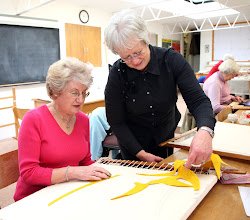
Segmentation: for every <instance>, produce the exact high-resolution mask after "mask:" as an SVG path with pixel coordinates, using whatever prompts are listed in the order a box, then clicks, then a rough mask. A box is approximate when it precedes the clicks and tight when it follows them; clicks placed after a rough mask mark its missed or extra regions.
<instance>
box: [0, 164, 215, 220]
mask: <svg viewBox="0 0 250 220" xmlns="http://www.w3.org/2000/svg"><path fill="white" fill-rule="evenodd" d="M96 165H97V166H102V167H104V168H105V169H107V170H109V171H110V172H111V173H112V175H113V176H114V175H116V174H119V175H120V176H118V177H114V178H111V179H109V180H105V181H102V182H99V183H96V184H93V185H90V186H87V187H86V188H83V189H81V190H79V191H76V192H74V193H72V194H70V195H68V196H66V197H64V198H62V199H61V200H59V201H57V202H55V203H54V204H52V205H51V206H49V207H48V204H49V203H50V202H52V201H53V200H55V199H57V198H58V197H60V196H62V195H64V194H65V193H68V192H70V191H71V190H73V189H76V188H78V187H81V186H83V185H86V184H88V183H89V182H83V181H82V182H81V181H71V182H65V183H61V184H56V185H52V186H49V187H46V188H44V189H42V190H40V191H38V192H36V193H34V194H32V195H30V196H28V197H26V198H24V199H22V200H20V201H18V202H16V203H14V204H12V205H10V206H7V207H5V208H4V209H2V210H0V218H2V219H8V220H12V219H13V220H14V219H15V220H16V219H25V220H29V219H32V220H33V219H36V220H40V219H42V220H44V219H46V220H50V219H53V220H54V219H60V220H64V219H65V220H66V219H67V220H68V219H74V220H78V219H79V220H80V219H92V220H99V219H109V220H116V219H119V220H129V219H143V220H153V219H158V220H160V219H171V220H177V219H178V220H181V219H183V220H184V219H187V218H188V216H189V215H190V214H191V213H192V212H193V210H194V209H195V208H196V207H197V206H198V204H199V203H200V202H201V201H202V199H203V198H204V197H205V196H206V194H207V193H208V192H209V191H210V190H211V188H212V187H213V186H214V184H215V183H216V182H217V177H216V176H215V175H204V174H197V176H198V178H199V179H200V185H201V188H200V190H199V191H194V189H193V187H188V188H187V187H174V186H168V185H165V184H155V185H152V186H149V187H147V188H146V189H144V190H143V191H141V192H139V193H137V194H135V195H131V196H128V197H123V198H120V199H117V200H111V198H114V197H116V196H119V195H121V194H123V193H125V192H127V191H128V190H130V189H132V188H133V187H134V183H135V182H141V183H147V182H149V181H150V180H153V179H159V178H162V177H150V176H142V175H137V174H136V173H149V174H152V173H153V174H155V173H162V172H164V171H158V170H148V169H141V168H131V167H124V166H119V165H104V164H96ZM165 172H167V171H165Z"/></svg>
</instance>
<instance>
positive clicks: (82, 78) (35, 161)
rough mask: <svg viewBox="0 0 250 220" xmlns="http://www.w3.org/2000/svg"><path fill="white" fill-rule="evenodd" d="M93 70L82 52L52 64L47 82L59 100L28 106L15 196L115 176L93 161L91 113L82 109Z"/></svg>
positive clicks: (22, 133)
mask: <svg viewBox="0 0 250 220" xmlns="http://www.w3.org/2000/svg"><path fill="white" fill-rule="evenodd" d="M90 73H91V67H89V66H88V65H87V64H85V63H83V62H81V61H79V60H78V59H77V58H70V57H68V58H65V59H62V60H59V61H57V62H55V63H54V64H52V65H51V66H50V67H49V70H48V74H47V78H46V87H47V93H48V95H49V97H50V98H51V99H52V100H53V101H52V102H51V103H49V104H47V105H42V106H40V107H37V108H35V109H32V110H30V111H28V112H27V113H26V114H25V116H24V118H23V120H22V124H21V127H20V131H19V137H18V159H19V170H20V177H19V179H18V181H17V186H16V191H15V195H14V199H15V201H17V200H20V199H22V198H24V197H26V196H28V195H30V194H32V193H34V192H36V191H38V190H40V189H42V188H44V187H46V186H49V185H52V184H57V183H61V182H65V181H69V180H101V179H107V178H109V177H110V173H109V172H108V171H107V170H105V169H103V168H101V167H97V166H94V165H92V164H93V163H94V161H92V160H91V154H90V143H89V119H88V117H87V116H86V115H85V114H84V113H83V112H81V111H79V110H80V109H81V107H82V106H83V104H84V101H85V97H86V96H87V95H88V94H89V93H88V92H87V90H88V89H89V87H90V85H91V83H92V81H93V79H92V76H91V74H90Z"/></svg>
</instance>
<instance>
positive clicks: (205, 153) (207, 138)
mask: <svg viewBox="0 0 250 220" xmlns="http://www.w3.org/2000/svg"><path fill="white" fill-rule="evenodd" d="M212 140H213V138H212V137H211V135H210V134H209V133H208V132H207V131H205V130H199V131H198V132H197V133H196V135H195V136H194V138H193V140H192V142H191V145H190V149H189V156H188V160H187V162H186V164H185V168H187V169H189V168H190V167H191V165H192V164H194V165H199V164H201V163H202V162H203V161H207V160H209V159H210V157H211V154H212V152H213V148H212Z"/></svg>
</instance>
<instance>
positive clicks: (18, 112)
mask: <svg viewBox="0 0 250 220" xmlns="http://www.w3.org/2000/svg"><path fill="white" fill-rule="evenodd" d="M12 110H13V113H14V116H15V124H16V138H18V130H19V128H20V123H19V120H23V116H24V115H25V113H26V112H27V111H29V110H30V109H23V108H17V107H16V106H14V107H13V108H12Z"/></svg>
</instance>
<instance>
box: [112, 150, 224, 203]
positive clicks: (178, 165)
mask: <svg viewBox="0 0 250 220" xmlns="http://www.w3.org/2000/svg"><path fill="white" fill-rule="evenodd" d="M210 159H211V160H209V161H207V162H206V163H205V164H204V165H201V167H206V168H210V167H214V168H215V171H216V174H217V177H218V179H220V171H221V163H224V164H226V163H225V162H224V161H223V160H222V159H221V158H220V156H219V155H217V154H214V153H213V154H212V155H211V157H210ZM185 162H186V161H182V160H176V161H175V162H174V170H173V171H171V172H168V173H162V174H138V173H137V174H138V175H145V176H170V177H166V178H163V179H158V180H152V181H150V182H148V183H138V182H136V183H135V187H134V188H133V189H131V190H129V191H128V192H126V193H124V194H122V195H120V196H117V197H114V198H112V199H111V200H114V199H118V198H122V197H124V196H130V195H133V194H136V193H138V192H140V191H142V190H144V189H146V188H147V187H148V186H149V185H152V184H159V183H163V184H166V185H170V186H183V187H192V186H193V187H194V190H199V189H200V180H199V178H198V177H197V176H196V174H195V173H194V172H193V171H191V170H190V169H187V170H185V168H184V166H183V165H184V163H185ZM226 165H228V164H226ZM177 170H178V174H177V175H176V176H173V175H174V174H175V173H176V171H177ZM177 179H184V180H186V181H188V182H190V183H191V184H192V185H189V184H186V183H183V182H180V181H178V180H177Z"/></svg>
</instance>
